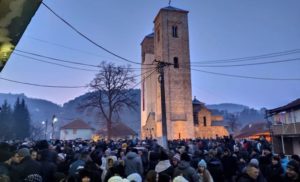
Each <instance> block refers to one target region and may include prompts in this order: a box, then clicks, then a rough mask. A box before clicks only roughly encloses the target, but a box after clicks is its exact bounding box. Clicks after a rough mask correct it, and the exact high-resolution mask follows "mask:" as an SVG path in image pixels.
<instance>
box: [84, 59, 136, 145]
mask: <svg viewBox="0 0 300 182" xmlns="http://www.w3.org/2000/svg"><path fill="white" fill-rule="evenodd" d="M134 83H135V77H134V76H133V74H132V70H131V69H130V67H129V66H116V65H114V64H113V63H106V62H102V63H101V65H100V71H99V73H98V74H97V75H96V76H95V78H94V79H93V80H92V81H91V83H90V84H89V88H90V91H91V93H90V94H88V97H87V99H86V101H85V103H84V104H82V105H81V108H85V109H90V108H96V109H97V110H98V111H99V112H98V113H99V114H100V115H101V116H102V117H103V118H104V120H105V122H106V127H107V137H108V139H110V138H111V130H112V123H113V120H114V118H118V117H119V113H120V111H122V110H123V109H124V108H129V109H133V110H136V109H137V108H136V107H137V105H138V103H137V101H136V100H134V96H135V95H134V92H133V91H132V87H133V84H134Z"/></svg>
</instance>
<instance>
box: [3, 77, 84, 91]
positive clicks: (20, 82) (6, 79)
mask: <svg viewBox="0 0 300 182" xmlns="http://www.w3.org/2000/svg"><path fill="white" fill-rule="evenodd" d="M0 79H1V80H5V81H8V82H13V83H19V84H23V85H30V86H36V87H47V88H86V87H87V86H58V85H43V84H37V83H30V82H22V81H17V80H12V79H8V78H4V77H0Z"/></svg>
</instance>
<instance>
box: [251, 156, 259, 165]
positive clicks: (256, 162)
mask: <svg viewBox="0 0 300 182" xmlns="http://www.w3.org/2000/svg"><path fill="white" fill-rule="evenodd" d="M249 164H251V165H253V166H256V167H258V166H259V162H258V160H257V159H255V158H253V159H251V160H250V162H249Z"/></svg>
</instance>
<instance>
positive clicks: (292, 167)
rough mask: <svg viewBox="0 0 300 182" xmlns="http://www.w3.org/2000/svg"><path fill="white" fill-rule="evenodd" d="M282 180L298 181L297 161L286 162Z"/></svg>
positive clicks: (298, 169)
mask: <svg viewBox="0 0 300 182" xmlns="http://www.w3.org/2000/svg"><path fill="white" fill-rule="evenodd" d="M284 182H300V166H299V163H298V162H297V161H295V160H291V161H290V162H288V164H287V168H286V173H285V176H284Z"/></svg>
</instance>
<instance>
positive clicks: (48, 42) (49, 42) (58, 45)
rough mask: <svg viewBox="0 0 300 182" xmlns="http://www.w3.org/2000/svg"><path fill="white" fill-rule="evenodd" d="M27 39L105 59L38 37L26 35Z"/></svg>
mask: <svg viewBox="0 0 300 182" xmlns="http://www.w3.org/2000/svg"><path fill="white" fill-rule="evenodd" d="M25 37H27V38H30V39H33V40H35V41H39V42H42V43H45V44H49V45H53V46H57V47H62V48H65V49H69V50H72V51H76V52H81V53H84V54H86V55H93V56H96V57H99V58H102V59H104V57H102V56H101V55H99V54H96V53H93V52H90V51H86V50H82V49H77V48H74V47H69V46H66V45H63V44H59V43H55V42H51V41H48V40H44V39H40V38H36V37H33V36H28V35H27V36H26V35H25ZM118 61H120V60H118Z"/></svg>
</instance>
